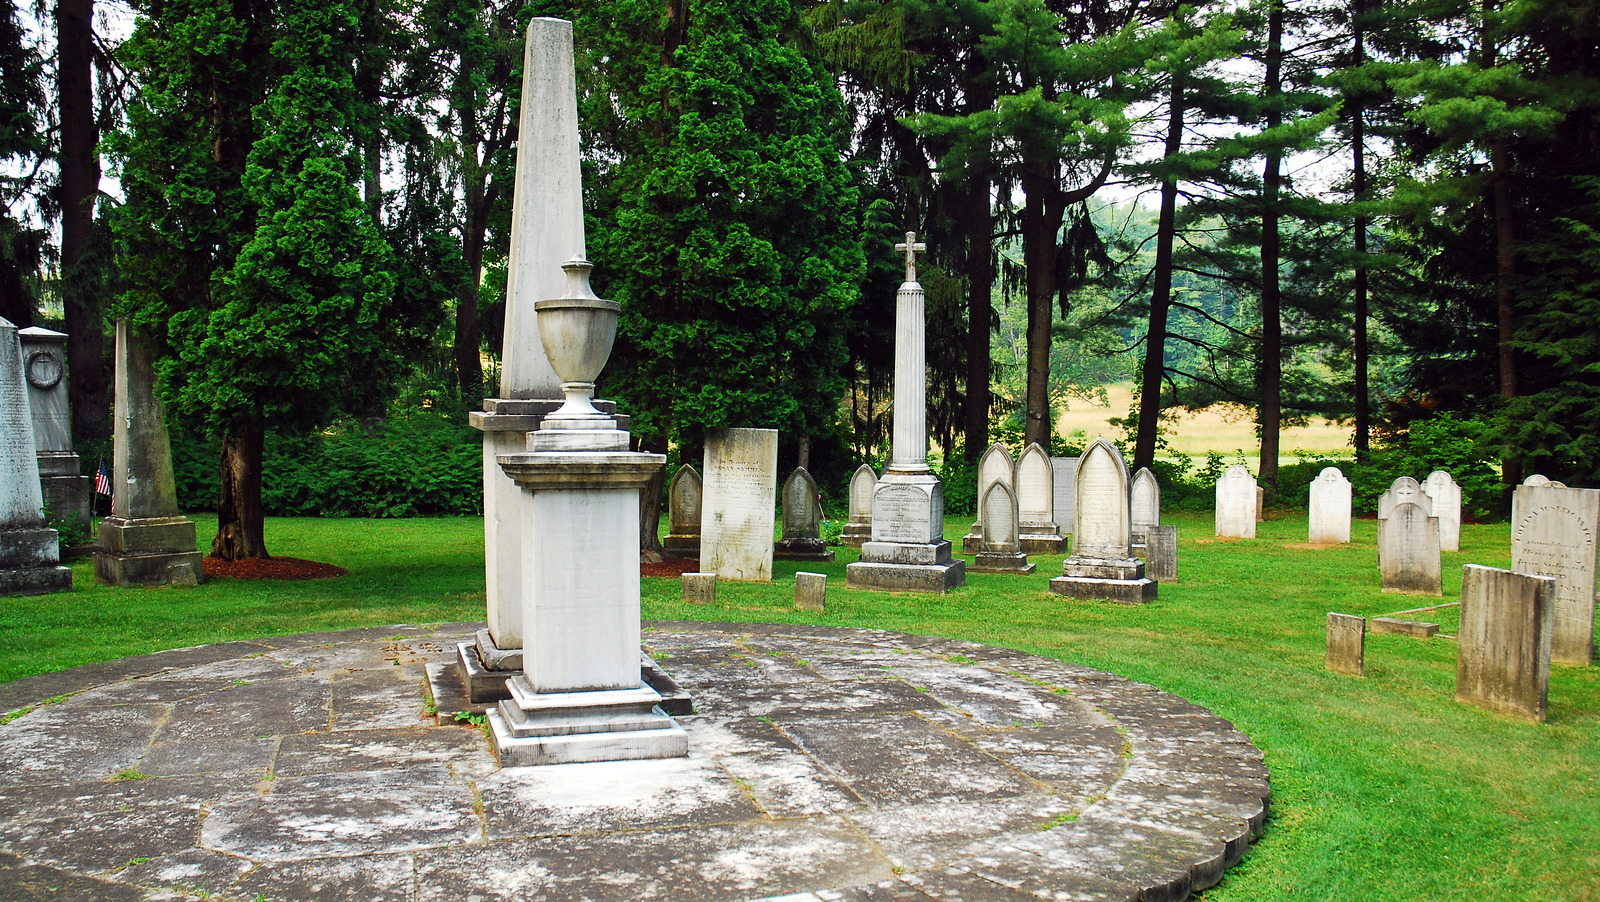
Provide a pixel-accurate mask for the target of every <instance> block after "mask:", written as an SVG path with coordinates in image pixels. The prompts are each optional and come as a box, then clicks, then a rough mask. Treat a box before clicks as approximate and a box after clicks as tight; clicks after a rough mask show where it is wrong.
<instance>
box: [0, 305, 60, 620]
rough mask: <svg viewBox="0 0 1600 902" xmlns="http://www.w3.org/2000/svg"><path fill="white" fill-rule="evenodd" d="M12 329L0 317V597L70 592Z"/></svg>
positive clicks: (24, 378)
mask: <svg viewBox="0 0 1600 902" xmlns="http://www.w3.org/2000/svg"><path fill="white" fill-rule="evenodd" d="M23 370H24V365H23V360H22V346H21V343H20V342H19V341H18V340H17V327H16V326H13V325H12V324H11V323H10V322H8V321H6V320H4V319H0V595H42V594H44V593H46V592H65V591H67V590H68V589H71V588H72V571H71V570H69V569H68V568H66V567H63V566H61V552H60V544H59V540H58V537H57V535H56V531H55V530H53V529H49V528H46V526H45V523H44V496H43V495H42V494H41V492H40V489H39V458H38V456H37V454H36V453H35V449H34V441H33V413H32V411H31V410H30V409H29V404H28V389H27V384H26V376H25V375H24V373H23Z"/></svg>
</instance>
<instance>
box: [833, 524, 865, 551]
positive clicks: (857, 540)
mask: <svg viewBox="0 0 1600 902" xmlns="http://www.w3.org/2000/svg"><path fill="white" fill-rule="evenodd" d="M870 541H872V521H871V520H867V521H857V520H855V519H853V518H852V519H851V520H850V522H848V523H846V524H845V525H844V529H843V530H841V531H840V533H839V543H840V544H842V545H846V546H849V547H850V548H860V547H861V546H862V545H864V544H866V543H867V542H870Z"/></svg>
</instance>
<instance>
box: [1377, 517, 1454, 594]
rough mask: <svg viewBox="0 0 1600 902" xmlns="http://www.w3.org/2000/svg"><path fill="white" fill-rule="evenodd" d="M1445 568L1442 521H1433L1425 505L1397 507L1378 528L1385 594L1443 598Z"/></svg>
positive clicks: (1379, 556)
mask: <svg viewBox="0 0 1600 902" xmlns="http://www.w3.org/2000/svg"><path fill="white" fill-rule="evenodd" d="M1424 500H1426V498H1424ZM1441 566H1442V565H1441V561H1440V557H1439V521H1438V520H1437V519H1435V518H1434V517H1430V516H1429V515H1428V511H1427V509H1426V508H1424V507H1423V506H1422V505H1421V504H1417V503H1416V502H1413V501H1401V502H1399V503H1397V504H1396V505H1395V506H1394V507H1393V508H1392V509H1391V510H1390V512H1389V516H1388V518H1387V519H1386V520H1384V521H1383V522H1382V523H1380V524H1379V526H1378V570H1379V572H1380V573H1381V575H1382V587H1383V591H1385V592H1399V593H1402V594H1405V595H1443V594H1444V575H1443V571H1442V570H1441Z"/></svg>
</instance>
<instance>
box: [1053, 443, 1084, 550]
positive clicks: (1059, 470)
mask: <svg viewBox="0 0 1600 902" xmlns="http://www.w3.org/2000/svg"><path fill="white" fill-rule="evenodd" d="M1050 476H1051V481H1052V491H1053V493H1054V496H1055V505H1054V507H1053V512H1054V514H1055V518H1056V532H1059V533H1061V534H1062V535H1064V536H1065V535H1071V533H1072V525H1073V518H1074V517H1075V516H1076V515H1077V514H1076V509H1077V504H1078V459H1077V458H1076V457H1052V458H1050Z"/></svg>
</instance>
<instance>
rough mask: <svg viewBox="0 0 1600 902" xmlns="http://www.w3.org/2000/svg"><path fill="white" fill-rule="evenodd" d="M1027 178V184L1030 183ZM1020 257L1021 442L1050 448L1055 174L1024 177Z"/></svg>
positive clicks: (1057, 206)
mask: <svg viewBox="0 0 1600 902" xmlns="http://www.w3.org/2000/svg"><path fill="white" fill-rule="evenodd" d="M1030 182H1032V184H1031V185H1030V184H1029V183H1030ZM1023 192H1024V194H1025V195H1026V199H1025V200H1024V203H1023V207H1022V262H1023V266H1024V267H1025V268H1026V269H1027V293H1028V397H1027V421H1026V423H1025V425H1024V427H1023V439H1022V440H1023V442H1024V444H1028V445H1031V444H1033V443H1035V442H1037V443H1038V444H1039V445H1040V446H1041V447H1043V448H1044V449H1045V450H1046V451H1047V452H1048V451H1049V449H1050V431H1051V423H1050V326H1051V323H1052V321H1053V320H1054V318H1055V300H1056V236H1057V235H1058V234H1060V232H1061V219H1062V216H1063V215H1064V214H1065V213H1066V205H1065V204H1064V203H1061V202H1059V200H1057V198H1056V197H1055V196H1054V195H1059V194H1060V185H1059V184H1057V182H1056V180H1055V178H1054V177H1053V175H1052V177H1049V178H1032V179H1028V178H1025V179H1024V180H1023Z"/></svg>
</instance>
